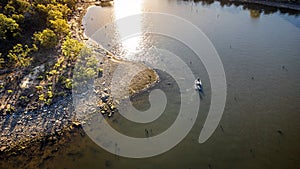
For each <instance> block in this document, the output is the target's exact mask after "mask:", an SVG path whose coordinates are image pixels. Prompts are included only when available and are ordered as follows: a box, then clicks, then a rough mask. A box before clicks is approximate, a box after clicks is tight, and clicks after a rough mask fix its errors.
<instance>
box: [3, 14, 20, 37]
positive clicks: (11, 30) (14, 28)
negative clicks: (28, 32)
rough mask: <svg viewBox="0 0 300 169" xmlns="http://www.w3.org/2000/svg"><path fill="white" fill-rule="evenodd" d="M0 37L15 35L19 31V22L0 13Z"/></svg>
mask: <svg viewBox="0 0 300 169" xmlns="http://www.w3.org/2000/svg"><path fill="white" fill-rule="evenodd" d="M0 23H1V24H0V39H4V40H5V39H7V38H11V37H15V36H16V35H18V33H19V24H17V22H16V21H15V20H14V19H12V18H8V17H7V16H6V15H4V14H2V13H0Z"/></svg>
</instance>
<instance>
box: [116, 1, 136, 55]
mask: <svg viewBox="0 0 300 169" xmlns="http://www.w3.org/2000/svg"><path fill="white" fill-rule="evenodd" d="M141 13H142V0H114V16H115V20H118V19H122V18H125V17H128V16H131V15H136V14H141ZM135 18H136V19H134V20H133V21H132V22H130V23H128V24H126V25H122V24H120V23H118V22H117V23H116V27H117V31H118V33H119V36H120V39H121V40H122V46H123V48H124V50H125V51H127V52H128V53H135V52H136V51H137V48H138V46H139V43H140V37H139V36H132V35H131V36H128V35H126V32H127V30H126V29H134V32H135V33H136V35H137V34H140V33H141V32H142V25H141V24H142V18H141V17H139V16H138V17H135Z"/></svg>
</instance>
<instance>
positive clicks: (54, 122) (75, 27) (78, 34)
mask: <svg viewBox="0 0 300 169" xmlns="http://www.w3.org/2000/svg"><path fill="white" fill-rule="evenodd" d="M97 2H98V1H87V2H79V3H78V7H77V9H78V10H77V11H75V12H74V14H73V16H72V17H71V19H70V21H69V24H70V25H71V29H72V36H73V37H74V38H76V39H78V40H80V41H81V42H83V41H85V40H87V37H86V36H85V35H84V30H83V28H82V25H81V21H82V17H83V16H84V14H85V12H86V10H87V8H88V7H89V6H91V5H97V4H95V3H97ZM229 2H239V3H251V4H261V5H267V6H272V7H277V8H286V9H291V10H298V11H299V10H300V5H296V7H295V8H294V7H293V5H292V4H285V5H284V3H278V2H269V1H257V0H231V1H229ZM102 50H103V53H102V54H103V55H106V56H107V57H108V59H109V60H112V61H114V60H118V59H117V58H116V57H114V56H113V54H112V53H110V52H109V51H107V50H105V49H104V48H102ZM109 57H111V58H109ZM118 61H119V60H118ZM156 80H159V79H156ZM153 85H155V83H150V86H148V87H147V88H144V89H141V90H139V92H143V91H144V90H147V89H148V88H150V87H151V86H153ZM137 93H138V92H137ZM134 94H136V93H134ZM61 99H62V100H59V101H56V102H55V103H53V104H51V106H46V107H44V108H43V109H40V110H37V111H34V112H31V113H29V114H26V115H24V114H17V115H14V114H13V115H8V116H7V117H9V120H11V121H9V120H6V119H5V122H11V123H13V126H14V129H15V127H19V128H17V129H16V130H18V133H15V134H13V135H11V133H5V132H4V130H5V129H6V127H4V128H3V129H2V133H1V134H2V136H3V135H5V136H8V138H6V140H5V139H4V137H1V145H0V154H1V155H2V154H4V155H5V153H7V152H8V153H13V152H18V151H21V150H23V149H26V148H27V147H28V146H30V143H33V142H40V141H42V140H44V139H50V140H57V136H60V135H64V133H65V132H68V131H70V130H72V129H73V128H76V127H80V126H81V124H80V123H79V122H78V121H77V120H76V119H75V115H74V113H73V112H72V105H71V104H72V98H71V96H70V94H69V95H68V96H67V97H64V98H61ZM60 103H63V104H60ZM64 104H65V105H64ZM58 105H59V106H58ZM60 105H64V106H61V107H60ZM65 108H67V110H66V109H65ZM54 112H55V113H54ZM58 114H59V116H56V115H58ZM38 115H40V116H38ZM43 115H44V116H45V117H47V118H46V119H45V118H44V117H43ZM20 116H27V117H22V118H19V117H20ZM53 116H55V117H53ZM7 117H5V118H7ZM33 117H35V118H33ZM60 117H61V118H60ZM24 119H25V120H24ZM32 119H36V120H43V121H46V123H45V124H46V128H44V126H38V125H36V126H35V127H31V129H32V130H26V128H24V126H23V124H22V123H23V122H26V124H28V123H29V124H30V123H32V124H35V123H33V120H32ZM22 120H24V121H22ZM48 120H49V121H48ZM40 122H41V121H39V122H37V123H40ZM48 122H49V123H48ZM19 124H20V125H19ZM48 124H49V125H48ZM29 126H30V125H29ZM47 126H49V128H47ZM9 130H11V129H10V128H9V129H7V131H9ZM37 130H40V131H37ZM23 131H27V133H29V134H30V135H28V134H27V133H26V134H24V132H23ZM45 131H46V132H45ZM41 133H43V134H41ZM9 137H10V138H9ZM12 138H13V139H16V140H18V141H19V142H14V143H13V144H10V145H4V144H8V143H9V141H8V140H9V139H10V141H11V139H12ZM55 138H56V139H55Z"/></svg>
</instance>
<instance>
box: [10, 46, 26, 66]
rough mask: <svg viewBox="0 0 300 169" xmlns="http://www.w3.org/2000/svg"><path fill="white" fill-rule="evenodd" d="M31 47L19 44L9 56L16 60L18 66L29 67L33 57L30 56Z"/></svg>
mask: <svg viewBox="0 0 300 169" xmlns="http://www.w3.org/2000/svg"><path fill="white" fill-rule="evenodd" d="M30 51H31V49H30V48H29V47H28V46H27V45H25V46H24V47H23V45H22V44H17V45H15V46H14V47H13V49H12V50H9V52H8V58H10V60H12V61H14V63H15V65H16V66H22V67H27V66H29V65H30V63H31V60H32V58H31V57H29V54H30Z"/></svg>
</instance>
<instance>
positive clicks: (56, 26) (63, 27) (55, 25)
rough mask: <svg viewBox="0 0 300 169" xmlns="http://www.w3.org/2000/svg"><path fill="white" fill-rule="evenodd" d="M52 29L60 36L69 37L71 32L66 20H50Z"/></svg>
mask: <svg viewBox="0 0 300 169" xmlns="http://www.w3.org/2000/svg"><path fill="white" fill-rule="evenodd" d="M49 22H50V27H51V28H52V29H53V30H54V32H55V33H57V34H59V35H67V34H69V32H70V27H69V25H68V23H67V21H66V20H64V19H56V20H50V21H49Z"/></svg>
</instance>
